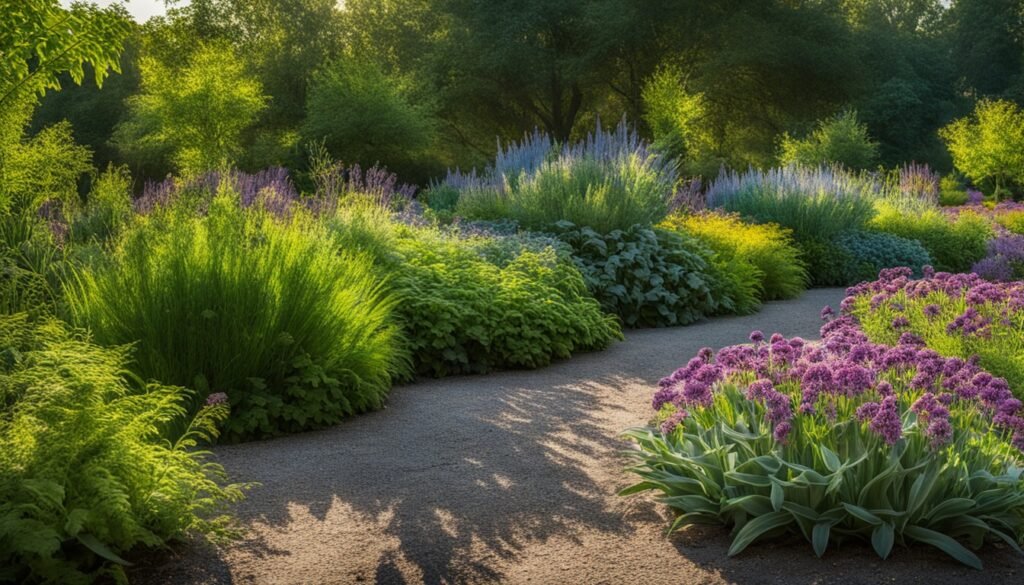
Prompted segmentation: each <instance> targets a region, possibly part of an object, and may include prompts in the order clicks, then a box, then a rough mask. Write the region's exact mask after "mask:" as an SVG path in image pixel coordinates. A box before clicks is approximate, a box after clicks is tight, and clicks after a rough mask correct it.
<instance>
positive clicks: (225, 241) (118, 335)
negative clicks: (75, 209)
mask: <svg viewBox="0 0 1024 585" xmlns="http://www.w3.org/2000/svg"><path fill="white" fill-rule="evenodd" d="M294 211H295V212H294V213H293V214H291V216H290V217H285V218H277V217H275V216H274V215H273V214H272V213H270V212H269V211H266V210H263V209H260V208H245V207H243V206H242V203H240V202H239V198H238V195H237V194H235V193H231V192H223V193H221V194H219V195H217V196H215V197H214V198H213V199H212V200H211V202H210V204H209V209H208V210H207V212H206V213H205V214H204V215H197V214H195V213H194V210H193V208H192V207H191V206H190V205H172V206H171V207H169V208H166V209H163V210H159V209H158V210H156V211H154V212H152V213H150V214H148V215H144V216H139V217H137V218H136V219H135V221H134V222H133V225H132V226H131V227H130V228H129V229H128V230H127V231H126V233H125V234H124V236H123V237H122V238H121V241H120V242H119V245H118V247H117V249H116V250H114V252H113V253H112V255H111V257H110V259H109V261H107V262H103V263H97V264H96V265H95V266H90V267H88V268H87V269H85V270H84V271H82V273H81V274H80V276H79V278H77V279H75V280H73V281H72V282H71V283H70V284H69V286H68V290H67V299H68V300H67V303H68V306H69V309H70V316H71V318H72V319H73V321H74V322H75V323H76V324H78V325H80V326H83V327H87V328H89V329H90V331H91V332H92V334H93V335H94V337H95V339H96V341H97V342H99V343H101V344H103V345H121V344H128V343H134V344H135V347H136V350H135V354H134V358H135V359H134V362H133V364H132V370H133V371H134V372H135V373H136V374H138V375H139V376H141V377H142V378H144V379H152V380H158V381H160V382H163V383H167V384H174V385H179V386H185V387H189V388H194V389H196V390H197V391H199V396H198V398H199V399H200V400H202V399H203V398H205V397H206V395H208V394H210V393H214V392H225V393H227V396H228V399H229V400H230V402H231V408H232V412H231V417H230V419H229V420H228V422H227V426H226V429H225V436H226V437H228V438H230V439H232V440H239V439H249V438H256V437H265V436H271V435H277V434H282V433H289V432H297V431H301V430H305V429H309V428H315V427H322V426H327V425H330V424H334V423H336V422H337V421H339V420H340V419H341V418H342V417H344V416H348V415H353V414H356V413H360V412H365V411H368V410H373V409H376V408H380V407H381V406H383V404H384V401H385V398H386V396H387V393H388V391H389V389H390V387H391V382H392V379H393V378H394V377H395V376H398V375H405V374H406V373H407V372H408V360H407V357H406V356H405V354H404V352H403V350H402V340H401V339H400V337H399V330H398V328H397V326H396V325H395V323H394V319H393V312H394V308H395V303H396V301H397V299H396V298H395V297H394V295H392V294H390V293H389V292H388V291H387V290H386V289H385V288H383V286H382V283H381V281H380V279H379V277H378V275H377V274H376V272H375V271H374V270H373V262H372V259H370V258H368V257H366V256H365V255H361V254H359V253H355V252H351V251H346V250H343V251H340V253H339V251H338V250H337V249H336V248H335V247H334V246H333V240H332V238H331V236H330V235H329V232H328V231H327V230H326V229H325V228H324V227H323V226H322V225H321V224H320V223H319V222H317V221H315V220H314V219H312V218H310V217H309V216H308V214H306V213H304V212H302V211H301V210H300V209H296V210H294Z"/></svg>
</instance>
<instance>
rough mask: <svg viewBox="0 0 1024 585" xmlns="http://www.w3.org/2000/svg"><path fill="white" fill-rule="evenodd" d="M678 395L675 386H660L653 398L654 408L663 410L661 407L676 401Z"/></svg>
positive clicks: (652, 405) (652, 404)
mask: <svg viewBox="0 0 1024 585" xmlns="http://www.w3.org/2000/svg"><path fill="white" fill-rule="evenodd" d="M677 397H678V393H677V392H676V389H675V388H674V387H672V386H665V387H662V388H659V389H658V391H657V392H655V393H654V398H653V399H652V400H651V407H652V408H654V410H661V407H663V406H665V405H666V404H671V403H673V402H675V400H676V398H677Z"/></svg>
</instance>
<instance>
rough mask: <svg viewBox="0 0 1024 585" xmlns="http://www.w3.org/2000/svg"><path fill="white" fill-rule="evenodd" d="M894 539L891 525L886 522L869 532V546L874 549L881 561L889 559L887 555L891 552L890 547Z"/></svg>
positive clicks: (894, 534) (894, 535)
mask: <svg viewBox="0 0 1024 585" xmlns="http://www.w3.org/2000/svg"><path fill="white" fill-rule="evenodd" d="M895 539H896V531H895V529H894V528H893V525H892V524H889V523H888V522H883V523H882V524H879V525H878V526H875V529H874V530H873V531H871V546H872V547H874V549H875V552H876V553H878V556H880V557H882V558H883V559H887V558H889V553H891V552H892V545H893V543H894V542H895Z"/></svg>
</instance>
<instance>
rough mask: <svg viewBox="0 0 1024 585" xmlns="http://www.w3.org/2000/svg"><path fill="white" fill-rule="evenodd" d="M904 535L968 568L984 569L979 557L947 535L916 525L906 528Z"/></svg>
mask: <svg viewBox="0 0 1024 585" xmlns="http://www.w3.org/2000/svg"><path fill="white" fill-rule="evenodd" d="M903 534H905V535H906V536H908V537H910V538H911V539H913V540H916V541H918V542H923V543H924V544H929V545H931V546H934V547H935V548H937V549H939V550H941V551H942V552H944V553H946V554H947V555H949V556H951V557H953V558H954V559H956V560H958V561H960V562H961V563H963V564H965V565H967V566H968V567H971V568H974V569H977V570H979V571H980V570H981V569H982V564H981V559H979V558H978V557H977V555H975V554H974V553H972V552H971V551H969V550H967V549H966V548H964V546H963V545H962V544H960V543H959V542H957V541H955V540H953V539H952V538H950V537H948V536H946V535H945V534H942V533H939V532H935V531H934V530H928V529H927V528H921V527H920V526H914V525H910V526H907V527H906V528H904V529H903Z"/></svg>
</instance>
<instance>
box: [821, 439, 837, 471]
mask: <svg viewBox="0 0 1024 585" xmlns="http://www.w3.org/2000/svg"><path fill="white" fill-rule="evenodd" d="M819 450H820V451H821V459H822V460H823V461H824V462H825V467H827V468H828V470H829V471H831V472H832V473H835V472H837V471H839V468H840V467H842V466H843V464H842V462H840V461H839V456H838V455H836V454H835V452H833V451H832V450H831V449H829V448H828V447H826V446H824V445H821V446H820V447H819Z"/></svg>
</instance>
